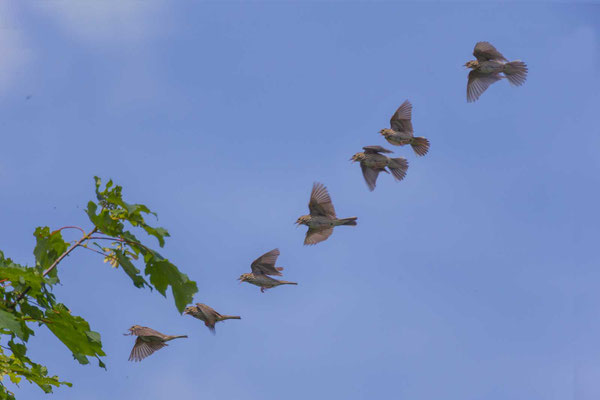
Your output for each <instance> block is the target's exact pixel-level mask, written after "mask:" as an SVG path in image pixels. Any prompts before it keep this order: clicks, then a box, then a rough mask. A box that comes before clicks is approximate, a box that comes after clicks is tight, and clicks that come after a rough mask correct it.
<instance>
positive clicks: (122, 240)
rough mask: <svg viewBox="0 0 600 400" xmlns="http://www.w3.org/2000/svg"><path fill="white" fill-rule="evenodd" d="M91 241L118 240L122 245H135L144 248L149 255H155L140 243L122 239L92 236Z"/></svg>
mask: <svg viewBox="0 0 600 400" xmlns="http://www.w3.org/2000/svg"><path fill="white" fill-rule="evenodd" d="M90 239H97V240H116V241H117V242H121V243H127V244H135V245H138V246H141V247H143V248H144V249H146V251H147V252H148V253H154V251H152V250H150V249H149V248H148V247H146V246H144V245H143V244H141V243H140V242H134V241H131V240H127V239H122V238H116V237H101V236H92V237H90Z"/></svg>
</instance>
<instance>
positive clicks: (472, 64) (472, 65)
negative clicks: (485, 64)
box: [464, 60, 479, 69]
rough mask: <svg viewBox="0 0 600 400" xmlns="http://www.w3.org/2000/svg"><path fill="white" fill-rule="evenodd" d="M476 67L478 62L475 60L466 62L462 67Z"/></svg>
mask: <svg viewBox="0 0 600 400" xmlns="http://www.w3.org/2000/svg"><path fill="white" fill-rule="evenodd" d="M477 66H479V62H478V61H477V60H471V61H467V62H466V63H465V65H464V67H466V68H471V69H473V68H477Z"/></svg>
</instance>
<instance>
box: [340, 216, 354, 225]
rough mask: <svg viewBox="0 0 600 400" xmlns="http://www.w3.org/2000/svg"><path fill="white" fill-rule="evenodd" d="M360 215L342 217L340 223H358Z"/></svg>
mask: <svg viewBox="0 0 600 400" xmlns="http://www.w3.org/2000/svg"><path fill="white" fill-rule="evenodd" d="M357 219H358V217H350V218H342V219H340V220H339V221H340V225H352V226H354V225H356V220H357Z"/></svg>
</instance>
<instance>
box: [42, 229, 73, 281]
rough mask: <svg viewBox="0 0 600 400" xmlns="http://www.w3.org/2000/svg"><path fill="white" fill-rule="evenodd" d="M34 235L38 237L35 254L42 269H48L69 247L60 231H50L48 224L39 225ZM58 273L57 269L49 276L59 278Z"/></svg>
mask: <svg viewBox="0 0 600 400" xmlns="http://www.w3.org/2000/svg"><path fill="white" fill-rule="evenodd" d="M33 235H34V236H35V238H36V239H37V242H36V245H35V249H34V250H33V255H34V256H35V262H36V266H37V267H38V268H39V269H40V270H41V271H44V270H46V269H48V268H49V267H50V266H51V265H52V264H53V263H54V262H55V261H56V260H57V259H58V257H60V256H61V255H62V254H63V253H64V252H65V251H67V249H68V248H69V244H68V243H67V242H65V241H64V240H63V238H62V234H61V233H60V231H55V232H50V228H48V227H47V226H44V227H38V228H37V229H36V230H35V233H34V234H33ZM56 273H57V272H56V269H55V270H53V271H52V272H51V273H50V274H49V276H51V277H54V278H57V275H56Z"/></svg>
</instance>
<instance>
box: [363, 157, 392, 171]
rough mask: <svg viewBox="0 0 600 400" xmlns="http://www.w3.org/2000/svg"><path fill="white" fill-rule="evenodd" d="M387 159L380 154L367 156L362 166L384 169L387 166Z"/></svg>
mask: <svg viewBox="0 0 600 400" xmlns="http://www.w3.org/2000/svg"><path fill="white" fill-rule="evenodd" d="M388 160H389V159H388V158H387V157H386V156H383V155H381V154H367V157H366V158H365V160H364V161H363V164H364V165H366V166H367V167H369V168H378V169H380V168H384V167H385V166H387V165H388Z"/></svg>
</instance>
